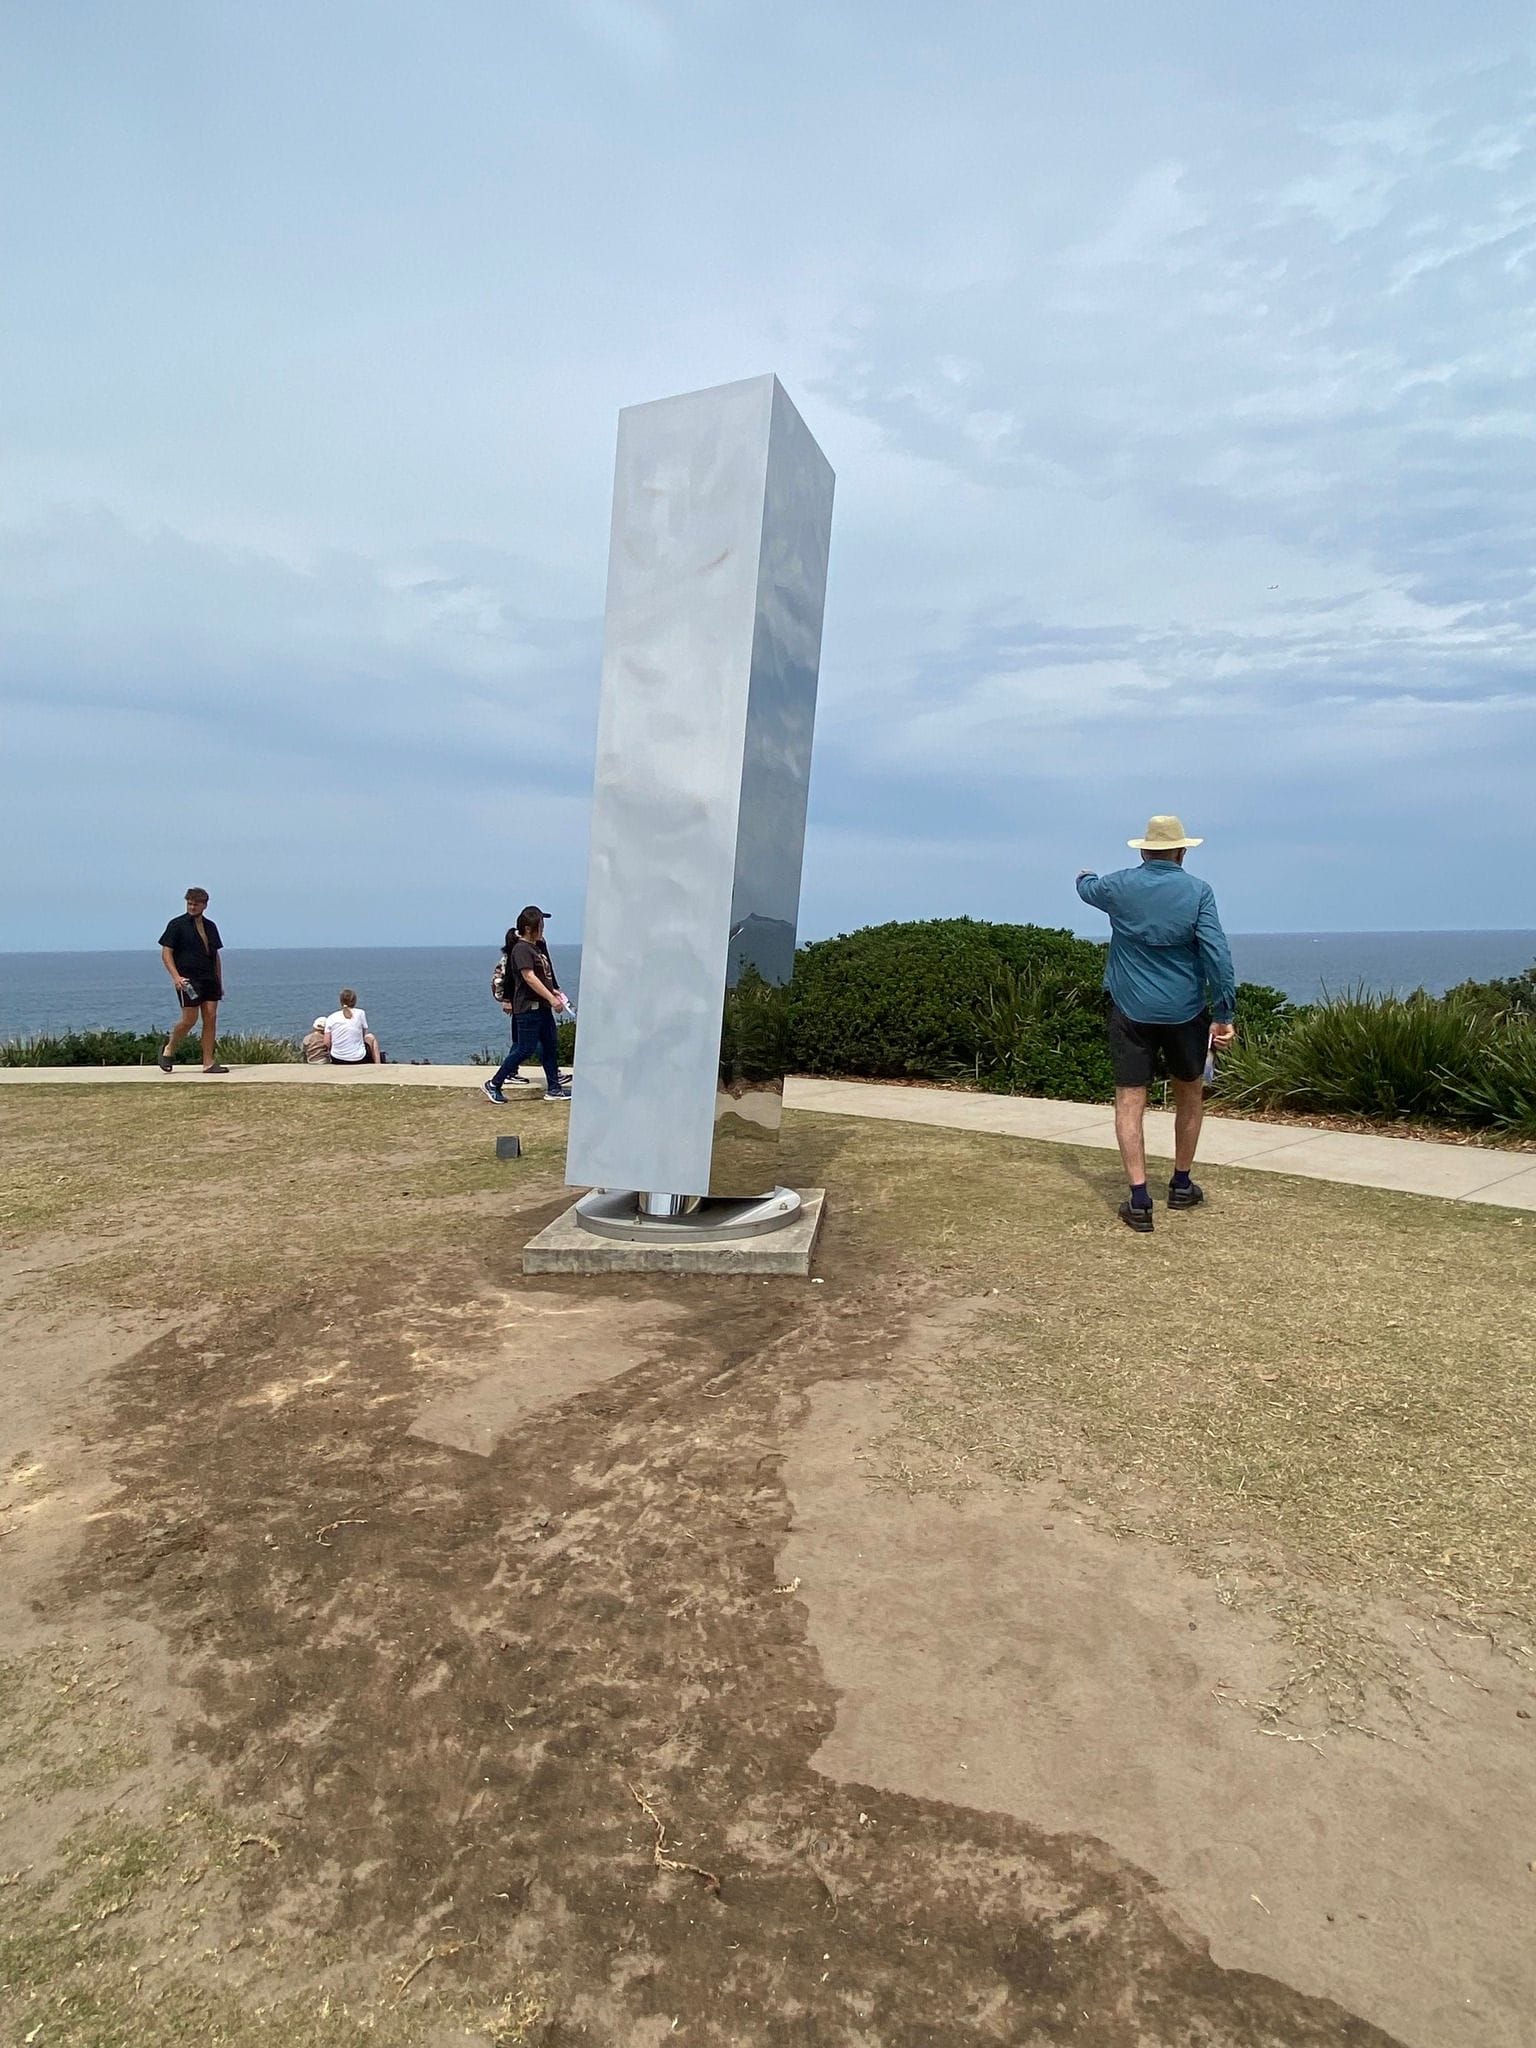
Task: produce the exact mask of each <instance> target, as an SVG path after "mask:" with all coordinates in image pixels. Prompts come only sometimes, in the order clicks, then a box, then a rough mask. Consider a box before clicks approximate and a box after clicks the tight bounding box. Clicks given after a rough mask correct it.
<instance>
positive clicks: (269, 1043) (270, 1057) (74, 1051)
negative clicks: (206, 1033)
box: [0, 1030, 302, 1067]
mask: <svg viewBox="0 0 1536 2048" xmlns="http://www.w3.org/2000/svg"><path fill="white" fill-rule="evenodd" d="M164 1043H165V1033H164V1032H163V1031H112V1030H104V1031H58V1032H46V1031H44V1032H38V1033H37V1034H36V1035H35V1036H33V1037H31V1038H11V1039H7V1040H5V1041H3V1042H0V1067H152V1066H153V1065H154V1064H155V1061H156V1060H157V1059H158V1058H159V1057H160V1048H161V1046H162V1045H164ZM301 1057H302V1055H301V1053H300V1051H299V1048H298V1046H297V1044H296V1043H295V1042H294V1041H293V1040H292V1039H290V1038H268V1037H265V1036H262V1035H261V1034H259V1033H254V1032H239V1031H236V1032H231V1033H230V1035H229V1036H228V1037H225V1036H224V1034H223V1033H222V1032H221V1033H220V1034H219V1058H220V1059H221V1060H222V1061H224V1062H226V1063H227V1064H228V1065H230V1066H241V1067H248V1066H255V1067H261V1066H280V1065H283V1064H286V1063H287V1062H290V1061H294V1060H298V1059H300V1058H301ZM201 1058H202V1054H201V1050H200V1048H199V1045H198V1034H197V1033H196V1032H193V1034H192V1036H191V1037H190V1038H184V1039H183V1040H182V1042H181V1044H180V1045H179V1046H178V1047H177V1049H176V1059H177V1063H178V1065H181V1066H187V1065H190V1064H191V1063H193V1062H194V1061H200V1060H201Z"/></svg>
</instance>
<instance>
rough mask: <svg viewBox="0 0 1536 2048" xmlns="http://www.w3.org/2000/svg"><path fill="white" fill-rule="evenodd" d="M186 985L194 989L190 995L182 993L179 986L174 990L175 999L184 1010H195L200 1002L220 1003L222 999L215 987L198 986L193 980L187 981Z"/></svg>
mask: <svg viewBox="0 0 1536 2048" xmlns="http://www.w3.org/2000/svg"><path fill="white" fill-rule="evenodd" d="M186 986H187V987H189V988H191V989H192V990H193V991H194V993H193V994H192V995H190V996H188V995H185V994H183V992H182V990H181V989H180V988H178V989H177V991H176V1000H177V1001H178V1002H179V1003H180V1004H181V1007H182V1008H183V1009H184V1010H195V1009H197V1007H198V1006H199V1004H201V1003H221V1002H223V1000H224V997H223V995H222V993H221V992H220V991H219V990H218V989H216V988H207V987H204V986H200V985H199V984H198V983H197V982H195V981H192V982H188V983H187V984H186Z"/></svg>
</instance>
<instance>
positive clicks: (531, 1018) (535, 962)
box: [483, 903, 571, 1102]
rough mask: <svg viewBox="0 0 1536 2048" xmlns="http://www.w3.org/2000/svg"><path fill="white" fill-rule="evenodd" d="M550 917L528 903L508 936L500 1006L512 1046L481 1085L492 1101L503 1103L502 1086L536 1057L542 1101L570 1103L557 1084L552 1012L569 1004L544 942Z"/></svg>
mask: <svg viewBox="0 0 1536 2048" xmlns="http://www.w3.org/2000/svg"><path fill="white" fill-rule="evenodd" d="M548 915H549V913H548V912H547V911H544V910H540V908H539V906H538V905H537V904H536V903H530V904H528V905H527V906H526V907H525V908H524V909H522V910H520V911H519V912H518V915H517V923H516V925H514V927H513V928H512V930H511V931H509V932H508V933H507V950H506V963H507V964H506V969H505V974H506V996H505V998H504V1002H505V1005H506V1006H507V1007H508V1008H510V1010H511V1012H512V1047H511V1050H510V1051H509V1052H508V1054H507V1056H506V1058H505V1059H504V1060H503V1061H502V1063H501V1065H500V1066H499V1067H498V1068H497V1069H496V1071H495V1073H494V1074H493V1075H492V1076H491V1078H490V1080H489V1081H487V1082H485V1083H484V1084H483V1085H484V1090H485V1094H486V1097H487V1099H488V1100H489V1101H491V1102H505V1101H506V1099H507V1098H506V1096H505V1095H503V1094H502V1092H501V1090H502V1083H503V1082H504V1081H506V1080H508V1079H509V1078H510V1077H511V1076H512V1075H513V1074H515V1073H516V1072H517V1069H518V1066H519V1065H520V1063H521V1062H522V1061H523V1060H528V1059H533V1058H534V1057H535V1055H537V1057H538V1059H539V1060H540V1062H541V1064H542V1065H543V1068H544V1100H545V1101H546V1102H569V1101H570V1099H571V1091H570V1089H569V1088H566V1087H564V1086H562V1084H561V1080H560V1062H559V1055H558V1051H557V1042H556V1038H555V1013H556V1011H557V1010H568V1009H569V1008H570V1007H571V1006H570V1004H569V1003H568V1002H567V1001H566V999H565V996H564V994H563V992H562V990H561V987H560V983H559V982H558V981H557V980H556V978H555V968H554V962H553V961H552V960H551V959H550V957H549V948H548V946H546V945H545V943H544V920H545V918H546V917H547V916H548Z"/></svg>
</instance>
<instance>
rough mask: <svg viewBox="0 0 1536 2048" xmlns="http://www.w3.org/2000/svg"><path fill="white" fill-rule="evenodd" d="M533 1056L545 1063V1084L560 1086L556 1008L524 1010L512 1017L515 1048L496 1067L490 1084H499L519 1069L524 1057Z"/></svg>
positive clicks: (493, 1085)
mask: <svg viewBox="0 0 1536 2048" xmlns="http://www.w3.org/2000/svg"><path fill="white" fill-rule="evenodd" d="M534 1058H537V1059H538V1060H540V1061H541V1062H542V1064H543V1067H544V1085H545V1087H546V1088H558V1087H559V1086H560V1062H559V1058H558V1056H557V1054H556V1039H555V1014H554V1011H553V1010H546V1009H543V1008H540V1009H537V1010H524V1011H523V1012H522V1014H521V1016H517V1017H514V1018H513V1019H512V1050H511V1051H510V1052H509V1053H508V1054H507V1056H506V1058H505V1059H504V1060H503V1061H502V1063H501V1065H500V1066H499V1067H498V1068H497V1069H496V1074H495V1078H494V1079H493V1080H492V1082H491V1086H492V1087H493V1088H499V1087H500V1086H501V1085H502V1083H503V1082H504V1081H505V1080H506V1079H507V1078H508V1076H509V1075H512V1074H515V1073H516V1072H517V1070H518V1067H519V1066H520V1065H521V1064H522V1062H523V1061H524V1060H531V1059H534Z"/></svg>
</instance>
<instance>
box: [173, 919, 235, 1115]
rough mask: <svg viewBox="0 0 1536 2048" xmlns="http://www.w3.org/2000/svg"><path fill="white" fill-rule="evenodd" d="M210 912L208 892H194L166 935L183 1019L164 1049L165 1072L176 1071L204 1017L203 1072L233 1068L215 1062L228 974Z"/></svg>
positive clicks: (223, 1070)
mask: <svg viewBox="0 0 1536 2048" xmlns="http://www.w3.org/2000/svg"><path fill="white" fill-rule="evenodd" d="M207 910H208V891H207V890H206V889H189V890H188V891H187V911H186V915H185V916H184V917H173V918H172V919H171V921H170V923H169V924H168V925H167V926H166V928H165V930H164V931H163V932H162V933H161V934H160V958H161V959H162V960H163V961H164V962H165V971H166V973H167V974H168V975H169V976H170V977H171V985H172V987H173V988H174V989H175V991H176V1000H177V1002H178V1003H180V1005H181V1016H180V1018H179V1019H178V1020H177V1023H176V1026H175V1028H174V1030H173V1031H172V1032H171V1035H170V1037H169V1038H168V1039H167V1040H166V1041H165V1044H164V1045H163V1046H162V1047H161V1048H160V1071H161V1073H162V1074H172V1073H174V1072H175V1071H176V1048H177V1046H178V1045H180V1043H181V1041H182V1040H183V1039H184V1038H185V1037H186V1035H187V1033H188V1032H189V1031H190V1030H191V1029H192V1026H193V1025H194V1024H195V1023H196V1022H197V1020H198V1017H199V1015H201V1017H202V1020H203V1072H204V1073H205V1074H227V1073H228V1072H229V1069H228V1067H221V1066H219V1065H218V1063H217V1062H216V1060H215V1059H214V1044H215V1036H216V1033H217V1030H218V1016H219V1004H220V1003H221V1002H222V1001H223V998H224V970H223V967H222V966H221V964H220V961H219V953H220V951H221V949H222V947H223V944H224V941H223V940H222V939H221V938H220V937H219V928H218V926H217V925H216V924H215V923H214V921H213V919H212V918H211V917H209V916H208V915H207Z"/></svg>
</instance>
